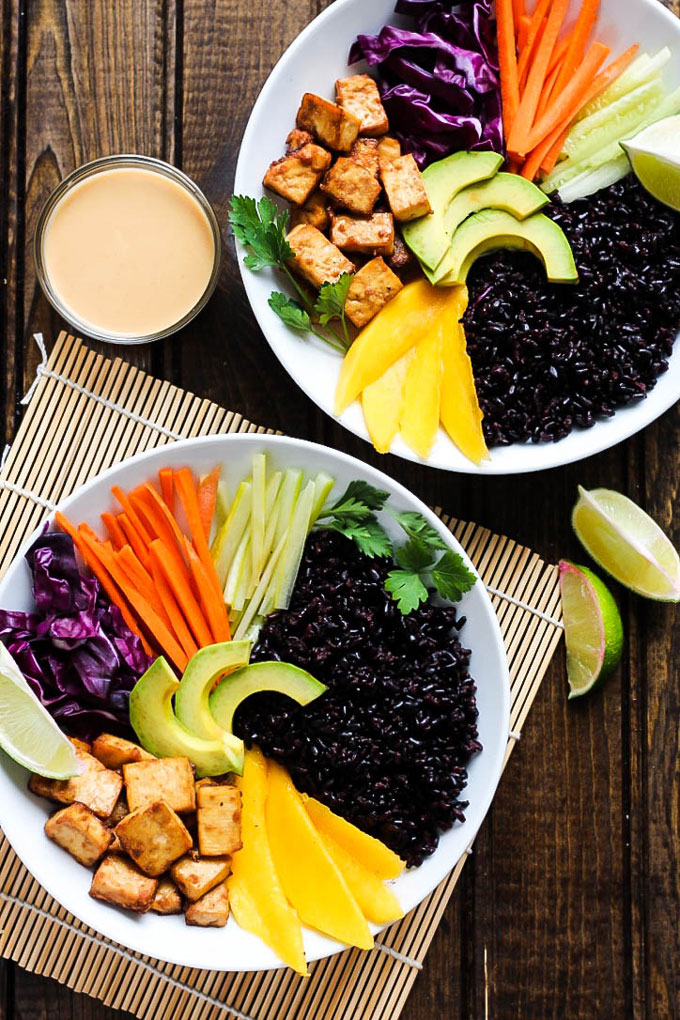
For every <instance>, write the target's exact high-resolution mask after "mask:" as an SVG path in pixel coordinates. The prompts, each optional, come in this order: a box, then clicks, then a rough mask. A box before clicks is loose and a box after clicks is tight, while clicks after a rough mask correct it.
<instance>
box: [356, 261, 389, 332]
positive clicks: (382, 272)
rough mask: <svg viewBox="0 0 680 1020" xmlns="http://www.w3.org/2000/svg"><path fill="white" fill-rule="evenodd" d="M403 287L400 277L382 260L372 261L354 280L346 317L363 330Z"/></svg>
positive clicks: (363, 267) (362, 268)
mask: <svg viewBox="0 0 680 1020" xmlns="http://www.w3.org/2000/svg"><path fill="white" fill-rule="evenodd" d="M402 287H403V283H402V282H401V280H400V279H399V277H398V276H395V274H394V273H393V272H392V270H391V269H390V268H389V266H387V265H385V262H384V261H383V259H382V258H376V259H371V261H370V262H367V263H366V265H365V266H362V267H361V269H360V270H359V272H358V273H356V274H355V276H354V279H353V280H352V283H351V285H350V288H349V291H348V293H347V301H346V302H345V315H346V316H347V318H348V319H349V320H350V322H353V323H354V325H355V326H356V327H357V328H358V329H361V328H362V326H365V325H366V323H367V322H370V320H371V319H372V318H373V316H374V315H377V313H378V312H379V311H380V309H381V308H382V307H383V306H384V305H386V304H387V302H388V301H391V300H392V298H393V297H394V295H395V294H398V293H399V291H400V290H401V288H402Z"/></svg>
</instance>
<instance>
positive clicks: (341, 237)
mask: <svg viewBox="0 0 680 1020" xmlns="http://www.w3.org/2000/svg"><path fill="white" fill-rule="evenodd" d="M331 241H332V242H333V244H337V246H338V248H340V250H341V251H356V252H361V253H362V254H364V255H391V254H392V249H393V248H394V219H393V217H392V214H391V213H383V212H379V213H373V215H372V216H334V217H333V223H332V226H331Z"/></svg>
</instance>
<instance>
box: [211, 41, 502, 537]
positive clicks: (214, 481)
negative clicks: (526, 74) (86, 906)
mask: <svg viewBox="0 0 680 1020" xmlns="http://www.w3.org/2000/svg"><path fill="white" fill-rule="evenodd" d="M513 45H514V43H513ZM501 80H502V79H501ZM219 480H220V468H219V466H218V467H216V468H213V470H212V471H211V472H210V474H209V475H206V477H205V478H204V479H203V481H202V482H201V483H200V485H199V486H198V509H199V513H200V515H201V522H202V524H203V531H204V532H205V540H206V542H209V541H210V529H211V528H212V519H213V514H214V513H215V504H216V503H217V486H218V484H219Z"/></svg>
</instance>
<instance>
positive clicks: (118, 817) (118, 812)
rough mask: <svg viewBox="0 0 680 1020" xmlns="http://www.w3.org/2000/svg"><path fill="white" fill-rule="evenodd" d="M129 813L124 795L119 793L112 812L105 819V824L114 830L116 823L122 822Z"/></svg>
mask: <svg viewBox="0 0 680 1020" xmlns="http://www.w3.org/2000/svg"><path fill="white" fill-rule="evenodd" d="M129 813H130V809H129V808H128V803H127V800H126V798H125V794H124V793H121V795H120V797H119V798H118V800H117V801H116V804H115V807H114V809H113V811H112V812H111V814H110V815H109V817H108V818H107V819H106V824H107V825H108V826H109V827H110V828H112V829H115V827H116V826H117V825H118V822H122V820H123V819H124V818H125V816H126V815H128V814H129Z"/></svg>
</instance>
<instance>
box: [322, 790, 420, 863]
mask: <svg viewBox="0 0 680 1020" xmlns="http://www.w3.org/2000/svg"><path fill="white" fill-rule="evenodd" d="M302 800H303V803H304V806H305V810H306V811H307V814H308V815H309V817H310V818H311V820H312V821H313V822H314V825H315V826H316V828H317V829H318V830H319V832H321V833H323V835H324V836H330V837H331V839H333V840H335V842H336V843H338V844H339V846H341V847H342V848H343V850H346V851H347V853H348V854H349V855H350V856H351V857H353V858H354V859H355V860H356V861H358V862H359V864H362V865H363V866H364V867H365V868H367V869H368V870H369V871H372V872H373V874H374V875H377V876H378V878H381V879H385V878H396V877H397V875H400V874H401V872H402V871H403V870H404V867H405V865H404V862H403V861H402V859H401V858H400V857H398V856H397V855H396V854H395V853H394V851H393V850H390V848H389V847H387V846H385V844H384V843H381V842H380V840H379V839H376V838H375V837H374V836H369V835H368V833H367V832H362V831H361V829H357V827H356V825H352V823H351V822H348V821H347V820H346V819H344V818H341V817H340V815H336V814H334V813H333V812H332V811H331V809H330V808H328V807H326V805H325V804H322V803H321V801H318V800H315V799H314V797H308V796H307V795H306V794H303V795H302Z"/></svg>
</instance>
